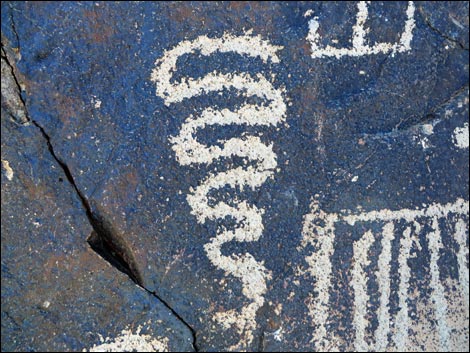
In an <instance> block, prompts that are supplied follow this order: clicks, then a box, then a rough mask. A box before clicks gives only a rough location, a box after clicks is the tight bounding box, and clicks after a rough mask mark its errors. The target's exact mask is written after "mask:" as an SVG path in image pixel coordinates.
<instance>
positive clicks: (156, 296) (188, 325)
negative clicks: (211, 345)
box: [142, 287, 199, 352]
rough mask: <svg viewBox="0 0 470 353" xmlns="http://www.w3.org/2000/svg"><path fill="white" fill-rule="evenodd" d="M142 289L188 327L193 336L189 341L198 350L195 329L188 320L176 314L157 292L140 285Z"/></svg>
mask: <svg viewBox="0 0 470 353" xmlns="http://www.w3.org/2000/svg"><path fill="white" fill-rule="evenodd" d="M142 288H143V289H145V290H146V291H147V292H148V293H149V294H151V295H153V296H154V297H155V298H157V299H158V300H159V301H160V303H162V304H163V305H164V306H165V307H166V308H167V309H168V310H170V312H171V313H172V314H173V315H175V316H176V318H177V319H178V320H179V321H181V323H182V324H183V325H184V326H186V327H187V328H188V330H189V331H190V332H191V335H192V337H193V341H192V342H191V344H192V345H193V348H194V351H195V352H199V347H198V345H197V341H196V331H195V330H194V329H193V328H192V326H191V325H190V324H188V322H187V321H186V320H185V319H184V318H183V317H182V316H181V315H180V314H178V313H177V312H176V311H175V309H173V308H172V307H171V306H170V304H168V303H167V302H166V301H165V300H164V299H163V298H162V297H161V296H159V295H158V294H157V292H155V291H151V290H148V289H147V288H145V287H142Z"/></svg>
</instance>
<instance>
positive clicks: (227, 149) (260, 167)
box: [152, 33, 286, 344]
mask: <svg viewBox="0 0 470 353" xmlns="http://www.w3.org/2000/svg"><path fill="white" fill-rule="evenodd" d="M281 48H282V47H279V46H274V45H271V44H270V43H269V42H268V41H266V40H263V39H262V38H261V37H260V36H253V35H251V33H247V34H246V35H242V36H233V35H230V34H225V35H224V36H222V37H221V38H209V37H207V36H200V37H198V38H196V39H195V40H192V41H183V42H180V43H179V44H178V45H176V46H175V47H174V48H172V49H170V50H167V51H166V52H165V53H164V55H163V56H162V57H161V58H160V59H159V60H157V62H156V68H155V70H154V71H153V73H152V80H153V81H154V82H155V83H156V85H157V95H158V96H159V97H161V98H163V99H164V102H165V104H166V105H171V104H176V103H181V102H183V101H185V100H187V99H190V98H192V97H195V96H200V95H204V94H208V93H210V92H221V91H223V90H230V92H236V94H238V95H240V96H242V97H246V98H249V97H252V96H255V97H257V98H258V99H262V100H263V102H265V104H257V105H256V104H250V103H246V104H242V105H241V106H239V107H237V108H236V109H233V110H231V109H227V108H224V109H217V108H216V107H208V108H206V109H205V110H203V111H202V113H201V114H199V115H197V116H193V115H190V116H188V117H187V118H186V120H185V121H184V123H183V125H182V127H181V130H180V132H179V134H178V135H177V136H175V137H172V138H171V139H170V141H171V143H172V148H173V151H174V152H175V154H176V157H177V160H178V162H179V163H180V164H181V165H183V166H197V165H206V166H210V165H211V164H213V163H214V162H215V161H217V160H219V159H223V158H230V157H233V156H235V157H239V158H242V159H243V160H244V161H245V165H244V166H237V167H233V168H231V169H229V170H226V171H217V172H211V173H210V174H209V175H208V176H207V177H206V178H205V179H204V180H202V181H201V183H200V184H199V185H198V186H197V187H196V188H195V189H191V190H190V193H189V194H188V196H187V201H188V203H189V205H190V206H191V209H192V214H193V215H195V216H196V219H197V221H198V222H199V223H205V222H206V221H217V220H223V219H224V218H226V217H232V219H234V220H235V221H236V226H235V227H234V229H232V230H230V229H227V228H226V227H224V226H223V225H220V226H219V229H218V232H217V234H216V236H215V237H213V238H212V240H211V241H210V242H209V243H208V244H206V245H205V251H206V253H207V256H208V258H209V259H210V261H211V262H212V264H213V265H214V266H216V267H218V268H220V269H222V270H224V271H225V272H226V274H230V275H232V276H234V277H236V278H238V279H239V280H240V281H241V282H242V284H243V289H242V292H243V295H244V296H245V297H246V298H247V299H248V300H249V301H250V302H249V304H247V305H245V306H244V307H243V308H242V309H241V311H235V310H229V311H226V312H219V313H217V314H216V315H215V319H216V320H217V321H219V322H220V323H221V324H222V325H224V326H225V327H228V326H230V325H235V326H236V327H237V328H238V331H239V333H240V335H242V340H241V341H244V344H249V343H251V341H252V340H253V336H252V331H253V330H254V329H255V328H256V320H255V318H256V311H257V310H258V309H259V308H260V307H261V306H262V305H263V303H264V294H265V293H266V289H267V288H266V280H267V279H269V278H270V273H269V271H268V270H267V269H266V268H265V267H264V264H263V262H261V261H257V260H256V259H255V258H254V256H253V255H251V254H250V253H244V254H239V255H231V256H225V255H224V254H222V252H221V247H222V245H223V244H224V243H228V242H232V241H235V242H253V241H257V240H258V239H259V238H260V237H261V235H262V232H263V229H264V226H263V220H262V216H263V213H264V210H263V209H260V208H258V207H256V206H254V205H250V204H249V203H248V202H247V201H240V200H237V199H234V200H231V202H230V204H229V203H228V202H223V201H219V202H212V203H210V202H209V201H210V200H211V198H210V196H209V193H210V192H211V191H214V190H219V189H221V188H224V187H227V186H229V187H230V188H233V189H237V188H238V189H240V190H243V188H251V189H253V190H254V189H255V188H258V187H260V186H261V185H262V184H263V183H264V182H265V181H266V180H267V179H268V178H270V177H271V176H272V175H273V174H274V171H275V169H276V167H277V161H276V155H275V153H274V152H273V146H272V144H270V145H268V144H266V143H264V142H263V141H262V140H261V139H260V137H258V136H244V137H243V138H240V137H234V138H230V139H227V140H224V141H219V142H220V143H221V145H220V146H219V145H212V146H208V145H205V144H203V143H201V142H199V141H198V140H197V138H196V134H197V132H198V131H200V130H202V129H204V128H206V127H210V126H215V125H217V126H220V127H222V126H227V125H244V126H249V125H251V126H269V125H271V126H275V125H278V124H279V123H281V122H282V121H284V120H285V118H286V104H285V102H284V100H283V97H282V90H281V89H279V88H278V89H276V88H275V87H274V86H273V85H272V84H271V82H270V81H268V79H267V78H266V77H265V76H263V75H262V74H260V73H258V74H256V75H254V76H253V75H251V74H250V73H246V72H238V73H226V74H223V73H218V72H216V71H213V72H210V73H208V74H207V75H205V76H203V77H202V78H187V77H183V78H182V79H181V80H180V81H176V82H173V81H172V77H173V74H174V72H175V71H176V67H177V60H178V58H179V57H181V56H182V55H185V54H195V53H197V54H201V55H203V56H210V55H213V54H216V53H228V52H232V53H237V54H239V55H241V56H245V57H253V58H259V59H261V60H262V61H263V62H264V63H267V62H268V60H269V61H271V62H272V63H278V62H279V58H278V56H277V55H276V52H277V51H278V50H280V49H281ZM215 169H216V168H215ZM216 170H217V169H216ZM211 201H212V200H211Z"/></svg>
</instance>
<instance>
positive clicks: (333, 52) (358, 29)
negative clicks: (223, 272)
mask: <svg viewBox="0 0 470 353" xmlns="http://www.w3.org/2000/svg"><path fill="white" fill-rule="evenodd" d="M368 4H369V1H359V2H358V4H357V15H356V24H355V25H354V26H353V28H352V29H353V34H352V39H351V41H352V48H336V47H332V46H330V45H327V46H325V47H321V37H320V34H319V29H320V19H319V18H318V16H316V17H313V18H312V19H311V20H310V21H309V22H308V28H309V31H308V35H307V41H308V42H310V47H311V50H312V54H311V56H312V58H322V57H331V56H334V57H336V58H337V59H339V58H341V57H342V56H345V55H346V56H363V55H374V54H379V53H383V54H387V53H392V55H394V54H395V53H403V52H406V51H409V50H411V41H412V39H413V29H414V27H415V20H414V12H415V6H414V3H413V1H409V2H408V7H407V9H406V17H407V19H406V21H405V26H404V29H403V32H402V33H401V36H400V40H399V41H398V42H397V43H387V42H382V43H375V44H373V45H368V44H367V38H366V35H367V33H368V32H369V31H370V29H368V28H365V27H364V26H365V23H366V21H367V17H368V14H369V10H368ZM312 15H313V11H311V10H308V11H307V12H306V13H305V16H306V17H309V16H312Z"/></svg>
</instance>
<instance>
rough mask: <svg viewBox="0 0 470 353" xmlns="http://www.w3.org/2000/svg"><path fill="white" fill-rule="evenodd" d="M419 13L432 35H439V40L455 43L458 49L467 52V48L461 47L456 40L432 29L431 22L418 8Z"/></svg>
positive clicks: (434, 28)
mask: <svg viewBox="0 0 470 353" xmlns="http://www.w3.org/2000/svg"><path fill="white" fill-rule="evenodd" d="M419 10H420V11H419V12H420V14H421V16H422V18H423V20H424V23H426V25H427V26H428V27H429V28H430V29H431V31H433V32H434V33H436V34H437V35H439V36H440V37H441V38H444V39H445V40H448V41H449V42H452V43H455V44H457V46H458V47H459V48H460V49H463V50H466V51H468V50H469V48H467V47H465V45H463V44H462V43H460V42H459V41H458V40H457V39H454V38H452V37H450V36H448V35H447V34H445V33H442V32H441V31H440V30H438V29H437V28H436V27H434V26H433V25H432V23H431V21H430V20H429V18H428V17H427V16H426V15H425V13H424V11H423V9H422V8H421V7H419Z"/></svg>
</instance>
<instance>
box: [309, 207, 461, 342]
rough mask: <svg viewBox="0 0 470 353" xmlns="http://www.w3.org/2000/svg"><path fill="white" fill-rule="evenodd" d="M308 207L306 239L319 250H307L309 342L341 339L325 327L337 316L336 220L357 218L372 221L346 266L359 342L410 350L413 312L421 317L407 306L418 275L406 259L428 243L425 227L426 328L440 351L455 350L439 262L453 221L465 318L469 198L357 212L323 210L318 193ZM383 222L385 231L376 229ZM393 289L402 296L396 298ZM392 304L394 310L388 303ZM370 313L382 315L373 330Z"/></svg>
mask: <svg viewBox="0 0 470 353" xmlns="http://www.w3.org/2000/svg"><path fill="white" fill-rule="evenodd" d="M311 211H312V212H311V213H309V214H307V215H306V216H305V219H304V227H303V243H302V245H303V246H304V247H305V246H313V248H314V251H313V252H312V253H311V254H310V255H309V256H307V257H306V262H307V263H308V268H307V272H308V274H309V275H310V276H311V277H312V278H313V279H314V291H313V293H311V295H310V298H309V301H308V307H309V308H308V309H309V315H310V316H311V318H312V322H313V325H314V331H313V337H312V342H313V343H314V344H315V346H316V348H317V349H318V350H329V351H334V350H337V349H338V345H339V344H340V339H338V338H337V337H336V336H335V334H334V332H332V330H330V329H329V328H328V327H329V326H328V323H329V322H331V320H332V317H330V311H329V309H330V308H329V304H330V294H331V291H332V290H333V285H334V275H333V271H334V270H335V269H334V268H333V264H332V261H331V258H332V257H333V254H334V250H335V249H334V247H335V240H337V239H340V238H341V234H339V233H338V231H337V228H338V226H339V225H342V226H360V227H365V228H364V229H367V230H366V231H365V232H364V234H363V236H362V237H361V238H360V239H359V240H356V241H354V242H353V258H352V259H351V260H352V261H351V262H352V265H351V268H350V269H349V270H348V272H349V273H350V275H351V287H352V294H353V297H354V307H353V308H352V309H351V310H352V317H353V323H352V324H353V328H354V330H355V332H354V335H355V340H354V349H355V350H356V351H368V350H372V351H385V350H395V351H406V350H408V349H409V348H410V344H411V343H410V341H409V339H410V338H409V331H410V330H412V329H413V327H412V323H413V321H412V320H413V319H416V318H413V317H412V316H410V311H409V300H410V295H411V293H412V289H413V288H411V286H410V279H411V278H413V275H414V274H413V273H412V269H411V267H410V264H409V261H410V259H413V258H414V256H416V253H417V252H419V251H423V250H422V249H421V245H420V241H419V236H420V235H422V236H423V235H425V242H426V246H427V249H428V251H429V258H428V260H427V261H429V262H428V264H427V265H424V266H425V268H423V270H426V271H428V277H429V279H428V281H429V289H430V294H429V296H430V298H429V299H430V304H431V308H432V314H433V316H434V320H435V322H436V327H435V328H434V329H432V331H429V333H430V332H433V333H434V332H437V341H438V344H437V346H438V347H437V348H438V349H439V350H440V351H449V350H452V348H453V347H452V337H451V336H452V334H453V331H452V328H451V327H450V326H449V320H450V319H451V318H450V317H449V310H448V309H449V308H450V306H452V305H453V303H452V302H450V301H449V300H448V299H447V296H448V294H447V293H446V289H445V288H446V287H445V283H444V282H443V278H442V275H441V269H440V266H441V263H440V260H441V256H442V252H443V251H444V250H445V248H444V243H443V238H442V231H443V230H442V229H441V228H442V227H451V226H452V227H453V228H452V231H453V242H454V243H455V247H456V248H457V251H456V253H455V259H456V264H455V265H456V267H457V269H458V285H457V286H458V288H459V289H458V292H457V298H458V300H460V301H461V302H462V303H463V306H465V308H464V310H465V315H466V317H467V320H468V299H469V298H468V295H469V294H468V293H469V291H468V277H469V276H468V243H467V241H468V224H469V219H468V211H469V203H468V201H465V200H463V199H457V201H456V202H454V203H449V204H432V205H430V206H428V207H426V208H424V209H419V210H412V209H402V210H398V211H391V210H387V209H385V210H380V211H371V212H365V213H360V214H350V213H348V212H343V213H325V212H324V211H322V210H320V208H319V205H318V203H317V202H316V201H314V202H313V203H312V204H311ZM451 223H452V224H453V225H451ZM403 227H404V229H403ZM378 228H380V229H381V231H379V232H377V229H378ZM343 229H344V228H343ZM361 229H362V228H361ZM374 230H375V234H374ZM395 239H399V244H397V245H398V246H399V250H398V258H397V259H393V258H392V247H393V244H394V240H395ZM379 242H380V244H381V253H380V254H379V255H378V260H377V265H376V271H375V272H371V271H372V269H371V268H370V267H369V266H370V265H371V260H372V257H371V253H370V252H371V249H372V247H373V246H375V244H377V243H379ZM395 244H396V242H395ZM397 245H395V246H397ZM412 249H413V251H412ZM394 261H395V262H396V263H397V265H398V285H397V286H395V287H396V288H395V289H393V291H392V288H391V283H392V273H391V266H392V262H394ZM421 266H423V265H421ZM371 281H375V284H376V285H377V287H378V292H377V293H378V294H377V293H376V296H378V298H377V299H378V300H376V302H377V303H378V304H377V305H378V309H377V310H376V313H373V312H371V309H370V308H369V303H370V302H371V299H372V297H371V293H370V292H369V287H368V285H369V284H370V283H371ZM392 292H394V293H395V294H394V295H396V297H398V299H397V300H396V299H395V301H396V302H393V303H392V299H391V298H392ZM392 305H393V306H394V309H393V310H391V309H392ZM393 313H394V314H393ZM371 316H375V317H376V319H377V322H378V324H377V326H376V328H375V330H374V331H375V332H373V337H372V336H371V334H372V333H371V326H370V318H371ZM450 321H451V320H450ZM464 334H465V333H464ZM467 335H468V334H467ZM389 338H391V339H389ZM467 342H468V337H467ZM411 346H412V345H411Z"/></svg>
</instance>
